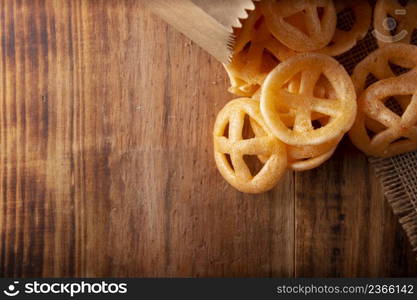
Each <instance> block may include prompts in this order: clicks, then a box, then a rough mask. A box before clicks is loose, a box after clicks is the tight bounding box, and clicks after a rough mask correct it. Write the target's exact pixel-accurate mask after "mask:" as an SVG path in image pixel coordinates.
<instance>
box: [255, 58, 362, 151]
mask: <svg viewBox="0 0 417 300" xmlns="http://www.w3.org/2000/svg"><path fill="white" fill-rule="evenodd" d="M297 76H301V77H300V84H299V89H298V91H296V92H291V91H289V90H288V83H289V82H290V81H291V80H293V79H294V78H296V77H297ZM322 79H324V80H325V81H328V82H329V84H330V85H331V87H332V88H333V90H334V95H333V96H335V97H332V98H328V97H320V96H317V95H315V87H316V85H317V82H319V81H321V80H322ZM332 94H333V93H332ZM261 112H262V116H263V117H264V120H265V123H266V125H267V126H268V128H269V129H270V130H271V132H272V133H273V134H274V135H275V136H277V137H278V138H279V139H280V140H282V141H283V142H285V143H286V144H289V145H293V146H303V145H319V144H323V143H325V142H327V141H330V140H333V139H335V138H337V137H338V136H340V135H342V134H344V133H345V132H347V131H348V130H349V129H350V127H351V126H352V124H353V122H354V120H355V116H356V94H355V89H354V87H353V84H352V80H351V79H350V77H349V75H348V74H347V72H346V71H345V69H344V68H343V67H342V66H341V65H340V64H339V63H338V62H337V61H336V60H335V59H333V58H332V57H330V56H327V55H324V54H318V53H305V54H299V55H297V56H294V57H292V58H290V59H288V60H286V61H285V62H282V63H281V64H279V65H278V66H277V67H276V68H275V69H274V70H273V71H272V72H271V73H270V74H269V75H268V77H267V78H266V80H265V82H264V84H263V86H262V93H261ZM285 112H289V113H291V112H294V113H295V116H294V122H293V124H288V123H286V122H285V121H284V119H283V118H282V113H285ZM314 114H320V116H321V117H322V116H325V117H327V118H328V121H327V122H326V124H324V125H323V126H321V127H319V128H314V126H313V122H312V119H313V118H312V117H313V115H314Z"/></svg>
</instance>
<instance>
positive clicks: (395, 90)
mask: <svg viewBox="0 0 417 300" xmlns="http://www.w3.org/2000/svg"><path fill="white" fill-rule="evenodd" d="M397 95H401V96H406V95H411V101H410V102H409V104H408V106H407V108H406V109H405V110H404V111H403V112H401V111H399V112H396V109H393V108H392V105H391V106H390V105H388V104H387V102H388V101H392V99H393V98H391V96H397ZM358 106H359V113H358V117H357V119H356V121H355V124H354V125H353V127H352V129H351V131H350V132H349V136H350V139H351V140H352V142H353V144H355V146H356V147H358V148H359V149H360V150H362V151H363V152H364V153H366V154H367V155H371V156H377V157H390V156H394V155H398V154H402V153H405V152H409V151H414V150H417V70H416V69H414V70H412V71H410V72H409V73H407V74H404V75H401V76H398V77H392V78H388V79H383V80H380V81H378V82H376V83H374V84H372V85H371V86H370V87H368V88H367V89H366V90H365V91H364V92H363V93H362V94H361V96H360V98H359V102H358ZM366 118H368V119H371V120H373V121H374V122H376V123H377V124H378V125H379V127H378V128H377V129H376V130H375V129H373V130H375V131H373V130H372V129H371V128H370V127H369V125H368V124H367V122H366V120H367V119H366Z"/></svg>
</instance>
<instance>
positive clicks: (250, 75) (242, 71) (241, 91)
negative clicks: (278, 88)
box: [224, 8, 295, 97]
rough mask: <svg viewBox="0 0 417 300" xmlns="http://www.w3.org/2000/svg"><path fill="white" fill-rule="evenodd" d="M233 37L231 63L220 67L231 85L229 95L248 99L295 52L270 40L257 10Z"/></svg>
mask: <svg viewBox="0 0 417 300" xmlns="http://www.w3.org/2000/svg"><path fill="white" fill-rule="evenodd" d="M235 34H236V43H235V46H234V50H233V57H232V61H231V62H230V63H229V64H225V65H224V67H225V69H226V71H227V74H228V75H229V79H230V83H231V87H230V88H229V92H231V93H233V94H236V95H239V96H246V97H250V96H252V95H253V94H254V93H255V92H256V91H257V90H258V89H259V87H260V85H261V84H262V82H263V80H264V79H265V77H266V76H267V75H268V73H269V72H270V71H271V70H272V69H273V68H274V67H275V66H276V65H277V64H278V63H279V62H280V61H281V60H284V59H287V58H288V57H290V56H292V55H294V54H295V52H294V51H292V50H290V49H288V48H287V47H285V46H284V45H282V44H281V43H280V42H279V41H277V40H276V39H275V38H274V37H273V36H272V34H271V33H270V32H269V30H268V28H267V27H266V24H265V22H264V20H263V16H262V14H261V11H260V9H258V8H257V9H255V10H254V11H253V12H251V13H250V14H249V17H248V18H247V19H246V21H245V22H244V24H243V26H242V28H241V29H237V30H236V33H235Z"/></svg>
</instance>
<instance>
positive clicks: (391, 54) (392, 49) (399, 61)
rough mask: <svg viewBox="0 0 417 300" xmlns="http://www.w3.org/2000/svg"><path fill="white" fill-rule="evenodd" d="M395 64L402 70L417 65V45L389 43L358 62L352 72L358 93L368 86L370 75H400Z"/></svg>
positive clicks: (385, 76)
mask: <svg viewBox="0 0 417 300" xmlns="http://www.w3.org/2000/svg"><path fill="white" fill-rule="evenodd" d="M393 65H397V69H402V71H407V69H410V68H414V67H416V66H417V46H414V45H408V44H403V43H395V44H387V45H386V46H384V47H383V48H379V49H377V50H375V51H374V52H372V53H371V54H369V55H368V56H367V57H366V58H365V59H364V60H362V61H361V62H360V63H358V64H357V65H356V67H355V69H354V70H353V74H352V81H353V84H354V85H355V89H356V92H357V93H358V95H359V93H360V92H362V91H363V90H364V89H365V88H366V85H367V80H368V77H369V76H370V75H372V76H373V77H374V79H375V80H381V79H386V78H390V77H395V76H397V75H399V74H396V73H395V72H394V69H393V67H394V66H393Z"/></svg>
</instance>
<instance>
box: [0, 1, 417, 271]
mask: <svg viewBox="0 0 417 300" xmlns="http://www.w3.org/2000/svg"><path fill="white" fill-rule="evenodd" d="M139 2H140V1H137V0H94V1H88V0H73V1H69V0H68V1H66V0H33V1H25V0H14V1H9V0H0V27H1V40H0V158H1V165H0V182H1V184H0V276H25V277H28V276H143V277H155V276H200V277H205V276H252V277H255V276H263V277H265V276H283V277H288V276H367V275H369V276H389V275H393V276H409V275H415V274H416V273H417V272H416V271H417V265H416V262H415V258H414V257H413V256H412V254H411V251H410V249H409V246H408V244H407V242H406V240H405V237H404V234H403V232H402V231H401V229H400V227H399V226H398V225H397V221H396V219H395V217H393V215H392V214H391V213H390V210H389V207H388V205H387V204H386V203H385V202H384V200H383V198H382V195H381V190H380V187H379V186H378V184H377V182H376V181H375V177H374V175H373V173H372V171H370V170H369V169H368V165H367V163H366V161H365V159H364V157H363V156H362V155H361V154H359V153H358V152H356V151H355V150H354V149H352V148H349V147H351V146H349V144H348V143H346V144H344V145H343V147H341V149H340V150H339V151H338V153H337V154H336V155H335V157H334V158H333V159H332V160H331V161H330V162H329V163H327V164H326V165H325V166H323V167H321V168H320V169H318V170H316V171H312V172H306V173H301V174H297V175H294V174H293V173H290V172H289V173H288V174H287V175H286V177H285V179H284V180H283V181H282V182H281V183H280V185H279V186H278V187H277V188H276V189H274V190H273V191H271V192H269V193H266V194H264V195H259V196H249V195H243V194H241V193H238V192H236V191H235V190H234V189H233V188H231V187H230V186H228V185H227V184H226V183H225V182H224V181H223V180H222V178H221V177H220V175H219V174H218V172H217V171H216V169H215V166H214V160H213V153H212V141H211V130H212V126H213V122H214V119H215V116H216V114H217V112H218V111H219V110H220V109H221V107H222V106H223V105H224V104H225V103H226V102H227V101H228V100H230V99H231V95H229V94H228V93H227V92H226V88H227V85H228V82H227V79H226V75H225V72H224V71H223V69H222V66H221V65H220V64H219V63H218V62H216V61H215V60H214V59H212V58H210V57H209V56H208V55H207V54H206V53H204V52H203V51H202V50H200V49H199V48H198V47H197V46H196V45H194V44H193V43H191V42H189V41H188V40H187V39H186V38H184V37H183V36H182V35H180V34H178V33H177V32H175V31H174V30H173V29H172V28H170V27H168V26H167V25H166V24H164V23H163V22H162V21H160V20H159V19H158V18H157V17H154V16H152V15H150V13H149V12H147V11H146V10H145V9H144V8H143V7H142V6H141V4H140V3H139Z"/></svg>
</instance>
